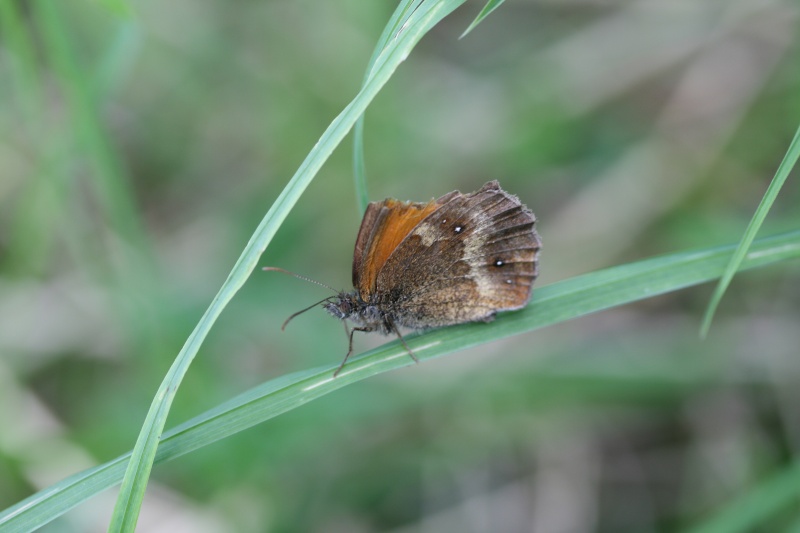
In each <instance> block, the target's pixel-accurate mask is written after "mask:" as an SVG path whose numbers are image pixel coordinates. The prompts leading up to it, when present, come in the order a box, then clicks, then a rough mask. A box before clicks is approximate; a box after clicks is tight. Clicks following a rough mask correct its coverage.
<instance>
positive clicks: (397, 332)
mask: <svg viewBox="0 0 800 533" xmlns="http://www.w3.org/2000/svg"><path fill="white" fill-rule="evenodd" d="M388 324H389V326H391V330H392V331H394V334H395V335H397V338H398V339H400V342H402V343H403V347H404V348H405V349H406V351H407V352H408V355H410V356H411V359H413V360H414V362H415V363H419V359H417V356H416V355H414V352H412V351H411V348H409V347H408V344H406V340H405V339H404V338H403V336H402V335H400V331H399V330H398V329H397V326H395V325H394V322H391V321H389V322H388Z"/></svg>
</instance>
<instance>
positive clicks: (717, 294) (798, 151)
mask: <svg viewBox="0 0 800 533" xmlns="http://www.w3.org/2000/svg"><path fill="white" fill-rule="evenodd" d="M798 157H800V127H798V128H797V131H796V132H795V134H794V139H792V142H791V144H790V145H789V149H788V150H787V151H786V156H784V158H783V161H781V164H780V166H778V171H777V172H776V173H775V176H774V177H773V178H772V181H771V182H770V184H769V187H768V188H767V192H766V193H764V197H763V198H762V199H761V203H759V204H758V207H757V208H756V212H755V214H754V215H753V218H752V219H751V220H750V223H749V224H748V225H747V229H746V230H745V231H744V235H743V236H742V240H741V241H740V242H739V246H737V247H736V250H735V251H734V252H733V255H732V256H731V259H730V262H728V266H727V267H725V272H724V273H723V274H722V277H721V278H720V280H719V283H717V287H716V288H715V289H714V293H713V294H712V295H711V300H710V301H709V302H708V307H707V308H706V312H705V315H703V324H702V325H701V326H700V337H701V338H705V336H706V335H707V334H708V330H709V328H710V327H711V321H712V320H713V318H714V313H715V312H716V310H717V307H718V306H719V302H720V301H721V300H722V296H723V295H724V294H725V291H726V290H727V288H728V285H730V284H731V280H732V279H733V276H734V275H735V274H736V272H737V271H738V270H739V266H740V265H741V264H742V260H743V259H744V256H745V254H746V253H747V250H748V249H750V245H751V244H752V242H753V239H755V237H756V234H757V233H758V230H759V229H760V228H761V224H762V223H763V222H764V219H765V218H766V217H767V213H769V210H770V208H771V207H772V204H773V203H775V198H777V197H778V193H779V192H780V190H781V188H782V187H783V184H784V183H785V182H786V178H787V177H789V173H790V172H791V171H792V169H793V168H794V166H795V164H796V163H797V159H798Z"/></svg>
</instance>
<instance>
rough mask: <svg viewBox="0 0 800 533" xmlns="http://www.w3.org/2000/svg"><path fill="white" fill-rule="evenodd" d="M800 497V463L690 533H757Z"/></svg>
mask: <svg viewBox="0 0 800 533" xmlns="http://www.w3.org/2000/svg"><path fill="white" fill-rule="evenodd" d="M798 494H800V463H794V464H793V465H792V466H790V467H788V468H786V469H784V470H782V471H781V472H779V473H777V474H775V475H774V476H772V477H771V478H770V479H768V480H766V481H765V482H763V483H762V484H761V485H759V486H757V487H755V488H753V489H752V490H750V491H749V492H747V493H746V494H744V495H743V496H742V497H740V498H736V499H734V500H733V501H732V502H731V503H729V504H728V505H726V506H725V507H724V508H723V509H722V510H721V511H720V512H719V513H718V514H717V515H716V516H714V517H713V518H711V519H709V520H708V521H706V522H704V523H703V524H700V525H699V526H697V527H695V528H693V529H690V530H689V532H690V533H739V532H746V531H756V530H757V529H758V527H759V525H760V524H762V523H763V522H764V520H765V519H767V518H769V516H770V515H772V514H773V513H775V512H777V511H779V510H781V509H782V508H784V507H786V506H789V505H794V506H796V505H797V497H798Z"/></svg>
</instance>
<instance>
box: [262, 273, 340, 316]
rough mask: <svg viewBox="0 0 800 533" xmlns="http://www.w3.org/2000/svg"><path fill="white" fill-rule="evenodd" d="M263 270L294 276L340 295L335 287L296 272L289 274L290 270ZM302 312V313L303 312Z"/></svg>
mask: <svg viewBox="0 0 800 533" xmlns="http://www.w3.org/2000/svg"><path fill="white" fill-rule="evenodd" d="M261 270H264V271H272V272H283V273H284V274H289V275H290V276H294V277H296V278H297V279H302V280H303V281H307V282H309V283H314V284H315V285H319V286H320V287H325V288H326V289H330V290H332V291H333V292H335V293H338V292H339V291H337V290H336V289H334V288H333V287H331V286H330V285H325V284H324V283H322V282H321V281H317V280H315V279H311V278H307V277H305V276H301V275H300V274H295V273H294V272H289V271H288V270H284V269H282V268H278V267H264V268H262V269H261ZM322 301H323V302H324V301H325V300H322ZM319 303H321V302H319ZM314 305H317V304H314ZM314 305H312V306H311V307H314ZM301 312H302V311H301Z"/></svg>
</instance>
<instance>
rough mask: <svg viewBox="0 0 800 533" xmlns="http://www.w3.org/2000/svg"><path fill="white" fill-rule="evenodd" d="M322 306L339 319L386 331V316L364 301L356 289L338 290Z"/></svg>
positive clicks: (370, 328)
mask: <svg viewBox="0 0 800 533" xmlns="http://www.w3.org/2000/svg"><path fill="white" fill-rule="evenodd" d="M323 307H324V308H325V310H326V311H328V312H329V313H330V314H332V315H333V316H335V317H336V318H338V319H340V320H350V321H352V322H354V323H356V324H358V325H359V326H362V327H364V328H367V329H369V330H375V331H381V332H386V331H387V329H388V325H386V318H385V316H384V313H383V312H382V311H381V309H380V307H378V306H377V305H375V304H373V303H370V302H365V301H364V300H363V299H362V298H361V296H360V295H359V293H358V291H352V292H340V293H339V294H337V295H336V296H335V297H333V298H331V299H330V300H329V301H328V302H326V303H325V304H323Z"/></svg>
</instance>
